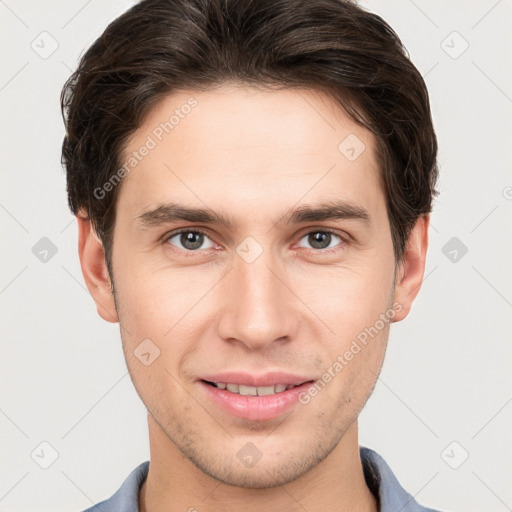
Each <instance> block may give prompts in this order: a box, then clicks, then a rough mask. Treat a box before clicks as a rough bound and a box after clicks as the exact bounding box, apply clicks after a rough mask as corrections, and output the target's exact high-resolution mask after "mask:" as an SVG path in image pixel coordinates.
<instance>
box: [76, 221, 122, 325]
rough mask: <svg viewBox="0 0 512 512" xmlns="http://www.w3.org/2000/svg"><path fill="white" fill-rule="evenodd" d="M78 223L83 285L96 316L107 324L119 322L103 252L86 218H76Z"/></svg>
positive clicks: (101, 245)
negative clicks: (92, 303) (89, 295)
mask: <svg viewBox="0 0 512 512" xmlns="http://www.w3.org/2000/svg"><path fill="white" fill-rule="evenodd" d="M76 219H77V223H78V255H79V257H80V266H81V267H82V274H83V276H84V280H85V284H86V285H87V289H88V290H89V293H90V294H91V296H92V298H93V299H94V302H95V303H96V309H97V311H98V314H99V315H100V316H101V318H103V320H106V321H107V322H112V323H115V322H119V317H118V316H117V311H116V307H115V302H114V296H113V294H112V288H111V281H110V276H109V273H108V268H107V264H106V261H105V250H104V249H103V244H102V243H101V241H100V239H99V238H98V235H97V234H96V232H95V231H94V228H93V227H92V225H91V221H90V220H89V218H88V217H87V216H82V215H81V214H79V215H77V217H76Z"/></svg>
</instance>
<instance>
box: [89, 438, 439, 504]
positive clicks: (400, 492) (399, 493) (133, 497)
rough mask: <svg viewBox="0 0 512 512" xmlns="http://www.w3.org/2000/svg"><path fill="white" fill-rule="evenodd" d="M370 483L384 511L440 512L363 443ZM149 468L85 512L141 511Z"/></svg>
mask: <svg viewBox="0 0 512 512" xmlns="http://www.w3.org/2000/svg"><path fill="white" fill-rule="evenodd" d="M360 453H361V461H362V464H363V471H364V477H365V479H366V484H367V485H368V488H369V489H370V490H371V492H372V493H373V494H374V496H375V497H376V498H377V502H378V503H379V511H380V512H439V511H436V510H434V509H431V508H426V507H423V506H421V505H419V504H418V503H417V502H416V500H415V499H414V498H413V497H412V496H411V495H410V494H409V493H407V492H406V491H405V490H404V489H403V488H402V486H401V485H400V483H399V482H398V480H397V479H396V477H395V475H394V474H393V472H392V471H391V468H390V467H389V466H388V465H387V463H386V461H385V460H384V459H383V458H382V457H381V456H380V455H379V454H378V453H377V452H375V451H373V450H370V449H369V448H365V447H360ZM148 470H149V461H146V462H143V463H142V464H140V465H139V466H137V467H136V468H135V469H134V470H133V471H132V472H131V473H130V474H129V475H128V477H127V478H126V480H125V481H124V482H123V484H122V485H121V487H120V488H119V489H118V491H117V492H116V493H115V494H114V495H113V496H112V497H111V498H109V499H108V500H105V501H102V502H101V503H98V504H97V505H94V506H93V507H91V508H88V509H87V510H84V511H83V512H140V511H139V491H140V487H141V485H142V484H143V482H144V480H145V479H146V477H147V474H148Z"/></svg>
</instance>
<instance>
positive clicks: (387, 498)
mask: <svg viewBox="0 0 512 512" xmlns="http://www.w3.org/2000/svg"><path fill="white" fill-rule="evenodd" d="M359 452H360V455H361V462H362V465H363V471H364V476H365V479H366V484H367V485H368V487H369V488H370V490H371V491H372V492H373V494H374V495H375V496H376V497H377V498H378V501H379V504H380V507H379V511H380V512H395V511H397V510H400V511H401V512H440V511H438V510H434V509H432V508H428V507H424V506H422V505H420V504H419V503H418V502H417V501H416V500H415V499H414V497H413V496H411V495H410V494H409V493H408V492H407V491H406V490H405V489H404V488H403V487H402V486H401V485H400V483H399V481H398V480H397V478H396V476H395V475H394V473H393V471H392V470H391V468H390V467H389V465H388V464H387V463H386V461H385V460H384V459H383V458H382V457H381V456H380V455H379V454H378V453H377V452H375V451H373V450H371V449H370V448H366V447H360V450H359Z"/></svg>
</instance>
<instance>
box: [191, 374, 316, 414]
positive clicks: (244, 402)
mask: <svg viewBox="0 0 512 512" xmlns="http://www.w3.org/2000/svg"><path fill="white" fill-rule="evenodd" d="M199 384H201V386H202V387H203V389H204V390H205V392H206V394H207V396H208V397H209V398H211V399H212V400H213V401H214V402H215V403H216V404H217V405H218V406H219V407H220V408H221V409H222V410H224V411H226V412H227V413H229V414H231V415H233V416H236V417H237V418H243V419H246V420H252V421H265V420H271V419H274V418H277V417H279V416H280V415H281V414H283V413H284V412H285V411H286V410H288V409H289V408H291V407H292V406H294V405H295V404H296V403H297V402H298V399H299V395H300V394H301V393H302V392H304V391H306V390H307V389H308V388H309V387H310V386H311V385H312V384H313V382H312V381H310V382H305V383H304V384H301V385H300V386H296V387H294V388H291V389H287V390H286V391H282V392H281V393H275V394H273V395H266V396H245V395H239V394H237V393H231V391H227V390H224V389H219V388H217V387H215V386H210V385H209V384H206V382H204V381H199Z"/></svg>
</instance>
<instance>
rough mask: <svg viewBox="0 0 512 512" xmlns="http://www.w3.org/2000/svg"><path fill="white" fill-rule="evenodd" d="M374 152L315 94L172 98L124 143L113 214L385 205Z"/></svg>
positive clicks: (362, 134) (363, 135)
mask: <svg viewBox="0 0 512 512" xmlns="http://www.w3.org/2000/svg"><path fill="white" fill-rule="evenodd" d="M375 151H376V145H375V140H374V136H373V135H372V134H371V133H370V132H369V131H368V130H367V129H366V128H364V127H361V126H360V125H358V124H357V123H355V121H353V120H352V119H351V118H350V117H349V116H348V115H347V114H346V113H345V112H344V111H343V110H342V109H341V108H340V107H339V106H337V105H336V104H335V103H334V102H333V101H332V99H331V98H330V97H328V96H326V95H324V94H322V93H320V92H317V91H311V90H297V89H284V90H271V91H270V90H263V89H256V88H253V87H241V86H224V87H220V88H217V89H215V90H209V91H178V92H175V93H172V94H170V95H169V96H167V97H165V98H164V99H163V100H161V101H160V102H159V103H157V104H156V105H155V106H154V107H153V108H152V109H151V110H150V112H149V113H148V115H147V116H146V119H145V120H144V122H143V124H142V125H141V126H140V127H139V129H138V130H137V131H136V132H135V133H134V134H133V135H132V137H130V139H129V141H128V143H127V145H126V148H125V151H124V154H123V162H124V163H127V162H128V161H131V163H132V164H133V165H132V166H130V165H126V169H127V170H128V172H127V173H126V175H125V177H124V180H123V183H122V187H121V190H120V194H119V198H118V203H119V204H118V206H120V205H121V203H122V207H123V208H125V209H127V210H129V212H130V214H131V215H133V216H135V215H139V214H140V213H143V211H144V210H147V209H148V208H150V207H155V206H158V205H159V204H164V203H166V202H169V201H176V202H180V203H183V202H186V203H189V204H193V205H196V206H202V207H205V206H206V207H213V206H215V207H216V208H215V210H216V211H218V210H219V209H224V210H225V211H228V212H231V215H230V217H235V218H236V214H238V213H240V214H242V215H243V214H244V213H245V215H247V212H248V211H251V215H253V216H260V215H262V214H263V213H264V212H265V211H268V210H269V209H273V208H274V209H275V211H277V208H278V207H279V208H278V209H279V210H282V209H283V207H286V206H287V205H288V206H292V205H294V204H295V205H297V204H299V203H301V202H303V203H308V204H312V203H314V202H320V201H321V202H326V201H335V200H339V199H342V200H345V201H347V202H350V203H352V204H354V205H356V204H361V203H362V204H366V205H367V207H368V209H372V208H375V207H377V206H378V205H379V204H381V203H383V200H384V196H383V192H382V190H381V187H380V180H379V169H378V165H377V157H376V153H375ZM217 207H219V208H217Z"/></svg>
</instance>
